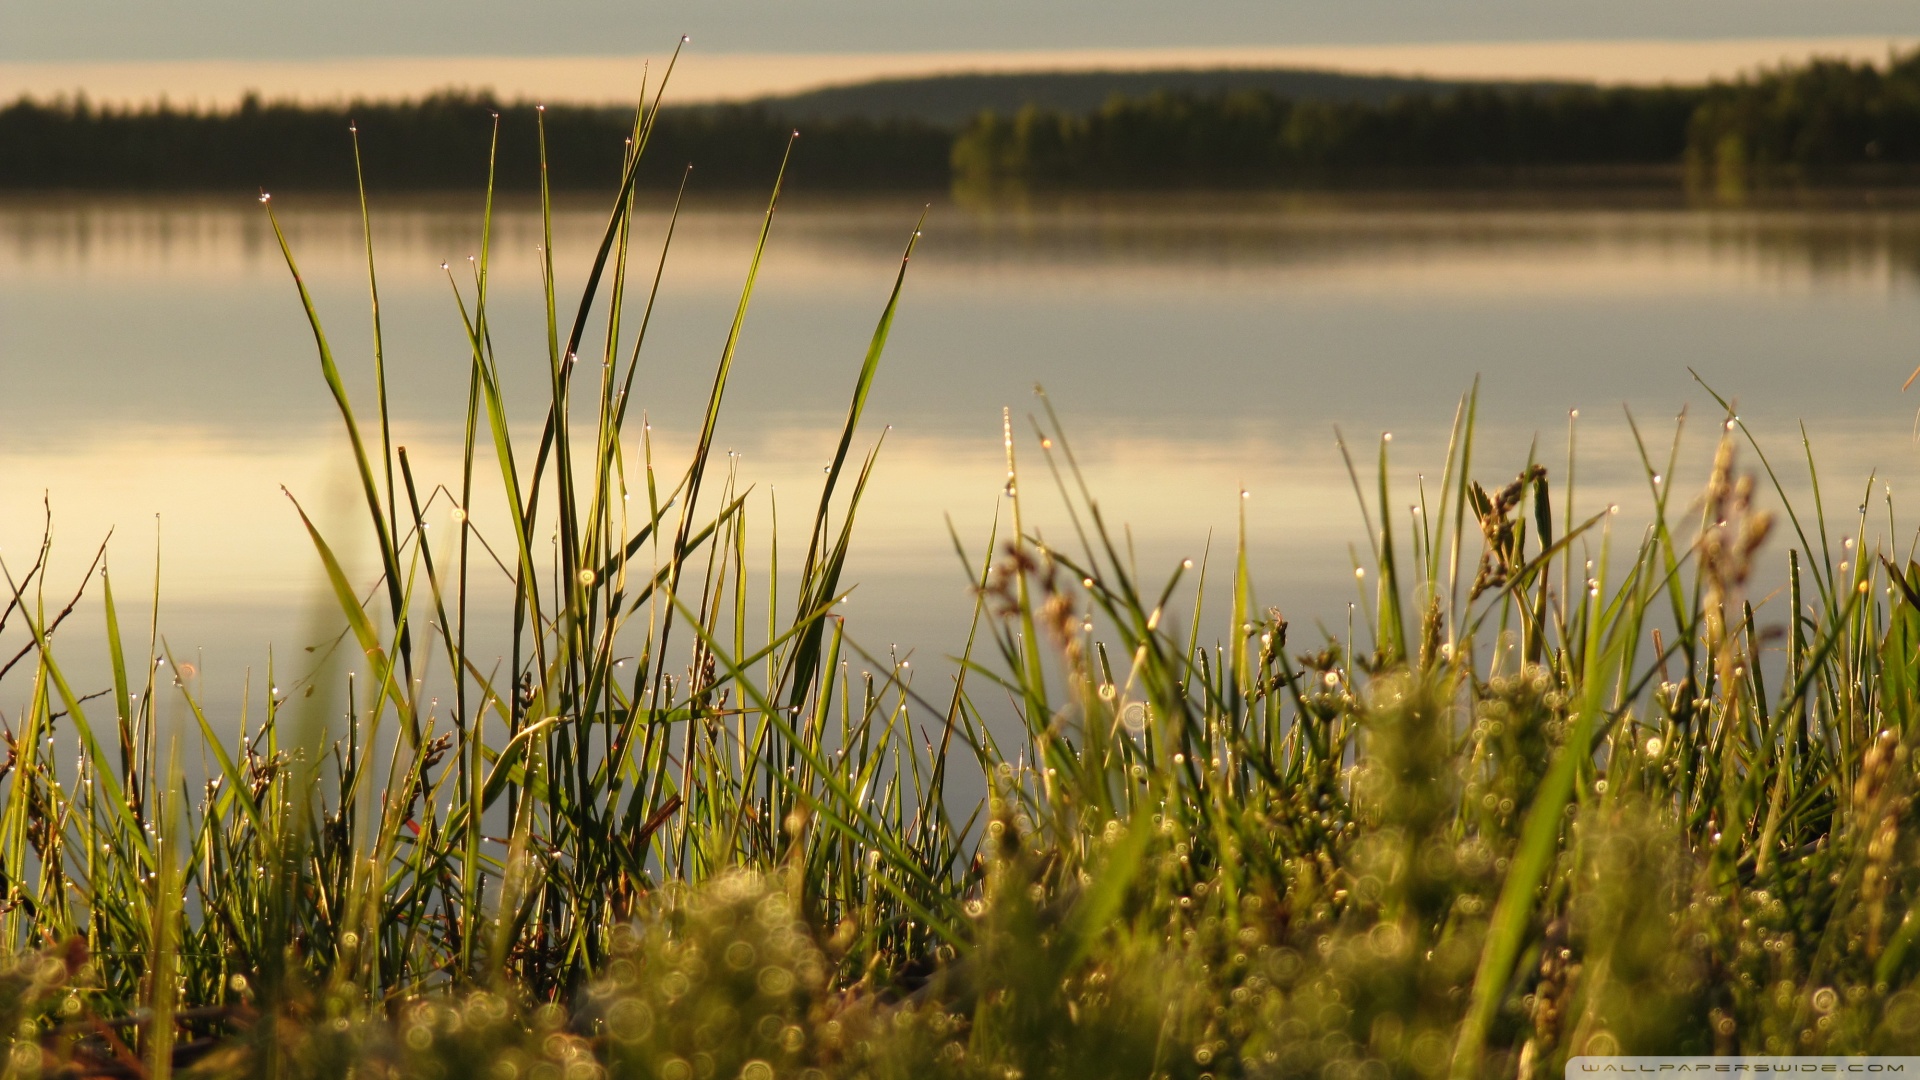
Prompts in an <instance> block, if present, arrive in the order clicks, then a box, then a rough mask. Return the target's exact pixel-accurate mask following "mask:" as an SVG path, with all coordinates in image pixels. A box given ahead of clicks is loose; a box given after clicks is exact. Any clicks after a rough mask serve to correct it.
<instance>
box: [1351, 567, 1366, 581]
mask: <svg viewBox="0 0 1920 1080" xmlns="http://www.w3.org/2000/svg"><path fill="white" fill-rule="evenodd" d="M1353 576H1354V577H1355V578H1356V579H1358V578H1364V577H1366V576H1367V568H1366V567H1364V566H1356V567H1354V568H1353Z"/></svg>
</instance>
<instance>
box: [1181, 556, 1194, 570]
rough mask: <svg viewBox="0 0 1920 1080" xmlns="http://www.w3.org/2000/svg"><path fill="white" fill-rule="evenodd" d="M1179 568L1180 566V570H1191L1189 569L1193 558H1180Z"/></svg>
mask: <svg viewBox="0 0 1920 1080" xmlns="http://www.w3.org/2000/svg"><path fill="white" fill-rule="evenodd" d="M1180 568H1181V569H1182V570H1191V569H1193V560H1192V559H1181V560H1180Z"/></svg>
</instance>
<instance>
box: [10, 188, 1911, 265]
mask: <svg viewBox="0 0 1920 1080" xmlns="http://www.w3.org/2000/svg"><path fill="white" fill-rule="evenodd" d="M287 201H288V202H289V205H288V206H286V207H283V208H282V223H283V225H284V226H285V227H286V228H287V230H288V232H289V234H290V236H291V238H292V239H293V240H294V242H295V243H296V246H297V247H298V248H299V250H300V251H301V252H302V254H303V258H306V259H309V260H316V261H324V260H327V259H330V258H335V257H338V258H345V259H351V260H356V261H357V260H358V259H359V258H360V257H361V243H362V238H361V231H360V230H361V223H360V216H359V209H358V207H357V205H354V204H352V203H349V202H347V201H344V200H341V199H338V198H336V197H333V196H314V195H302V196H298V197H297V198H296V199H290V200H287ZM920 206H921V200H918V199H909V198H904V197H902V198H884V197H881V198H857V199H821V200H815V201H807V200H805V199H804V198H800V199H795V200H793V201H792V202H790V203H789V205H788V206H787V207H786V208H785V209H783V210H782V214H781V220H780V224H779V226H778V228H777V234H776V246H778V247H785V248H787V249H789V250H795V251H801V252H805V253H808V254H811V255H813V256H815V257H821V258H826V259H829V260H842V259H846V260H860V261H865V260H868V259H871V258H879V257H889V258H890V257H892V256H894V255H897V251H896V249H897V247H898V245H899V242H900V237H901V234H902V230H903V229H904V228H905V227H907V225H910V224H911V222H912V220H913V219H914V217H916V216H917V214H918V212H919V209H920ZM763 209H764V207H762V206H758V205H748V204H747V203H745V202H742V201H740V200H738V199H733V198H728V199H720V200H712V201H708V202H704V203H696V204H695V205H694V206H693V207H692V208H691V209H689V210H688V211H687V213H686V214H685V216H684V217H683V220H682V224H681V235H682V237H683V239H682V241H681V242H680V243H679V245H678V246H679V248H680V250H681V251H682V252H683V255H684V254H689V253H691V251H692V249H693V248H694V246H695V245H697V244H698V243H700V242H701V241H702V240H703V239H704V240H710V241H715V242H720V243H726V242H730V241H731V240H732V239H733V238H734V237H733V234H734V233H736V232H737V233H740V234H741V235H743V236H748V235H749V234H750V233H751V231H752V230H753V228H755V227H756V226H757V223H758V219H759V215H760V213H761V211H762V210H763ZM479 215H480V205H479V197H478V196H475V195H472V194H471V193H464V192H463V193H455V194H449V195H443V196H434V197H412V198H406V199H398V200H392V201H390V202H387V203H384V204H381V205H377V206H376V208H375V215H374V227H375V243H376V246H377V247H379V248H380V249H381V250H383V251H385V252H386V253H388V254H389V255H400V254H402V253H405V254H406V255H407V256H408V257H429V256H430V257H431V258H432V259H433V260H436V261H437V260H439V259H443V258H445V259H452V260H458V259H462V258H464V257H465V256H466V255H468V254H470V253H472V252H473V251H474V249H475V247H476V245H477V241H478V223H479ZM604 220H605V219H604V208H602V207H601V206H599V205H598V204H597V203H595V204H587V203H573V202H568V203H564V204H563V205H561V206H560V207H558V208H557V210H556V213H555V219H554V229H555V247H556V250H557V251H560V252H562V253H564V252H566V251H570V250H579V249H581V248H582V247H583V245H587V244H590V242H591V241H592V240H595V239H597V237H598V233H599V230H600V228H601V227H602V226H603V225H604ZM639 222H640V227H641V228H642V229H643V230H646V229H653V228H654V227H655V226H659V227H662V228H663V227H664V224H665V215H664V210H663V209H662V208H660V207H654V206H643V208H642V210H641V213H640V216H639ZM903 223H905V224H903ZM656 231H657V230H656ZM927 232H928V239H927V241H926V243H925V255H926V256H927V258H928V259H929V260H937V261H938V262H939V263H941V264H945V265H948V266H957V267H962V268H964V267H968V266H975V267H992V266H1000V267H1018V266H1026V267H1032V268H1036V269H1046V268H1056V269H1062V270H1069V269H1094V268H1109V269H1151V268H1160V269H1182V268H1185V269H1195V270H1202V269H1207V268H1214V269H1224V270H1261V269H1283V270H1285V269H1301V270H1311V269H1313V268H1315V267H1329V268H1331V267H1342V266H1356V265H1366V264H1382V263H1386V264H1402V265H1418V264H1420V263H1423V262H1428V261H1438V260H1442V259H1451V260H1458V259H1461V258H1467V259H1471V260H1474V261H1485V262H1486V263H1488V264H1489V265H1491V264H1495V263H1498V262H1500V261H1502V260H1514V261H1535V260H1542V259H1549V260H1574V261H1586V262H1605V261H1609V260H1625V259H1638V258H1645V257H1648V256H1653V257H1658V258H1687V257H1692V258H1696V259H1704V260H1706V261H1710V262H1713V263H1720V264H1726V265H1734V266H1747V267H1752V268H1755V269H1757V270H1758V271H1759V272H1760V273H1761V274H1763V275H1765V276H1770V277H1771V276H1799V277H1805V278H1810V279H1813V280H1829V281H1830V280H1839V279H1854V280H1859V279H1863V278H1865V279H1874V278H1879V279H1884V280H1890V281H1898V282H1902V283H1905V282H1908V281H1913V280H1915V279H1920V207H1913V208H1908V207H1904V206H1903V207H1897V208H1871V207H1866V208H1862V207H1857V206H1856V207H1846V208H1819V207H1815V208H1787V207H1783V208H1777V209H1775V208H1758V209H1725V208H1716V207H1710V206H1709V207H1701V206H1689V205H1686V204H1685V203H1684V202H1680V201H1678V200H1674V199H1671V198H1665V199H1663V200H1661V201H1660V202H1657V203H1656V202H1650V201H1647V200H1643V201H1641V202H1640V203H1638V204H1636V203H1634V202H1632V201H1630V200H1624V201H1623V200H1622V199H1621V198H1619V197H1618V196H1617V195H1615V196H1609V197H1607V199H1606V200H1604V201H1601V200H1596V201H1578V200H1573V199H1561V200H1554V199H1551V198H1543V197H1539V196H1513V197H1480V198H1475V197H1470V196H1439V197H1434V198H1430V199H1425V200H1423V199H1420V198H1417V197H1411V196H1391V197H1381V198H1378V199H1336V198H1329V197H1324V196H1288V195H1274V194H1259V195H1256V194H1246V195H1233V196H1218V195H1216V196H1210V197H1204V198H1203V197H1197V196H1183V195H1166V196H1114V197H1110V198H1099V197H1093V198H1088V197H1066V198H1059V199H1053V200H1041V199H1033V198H1008V199H998V200H987V199H960V200H952V201H943V202H941V203H940V204H938V205H937V206H936V207H935V209H934V213H933V216H932V217H931V218H930V220H929V223H928V227H927ZM540 237H541V227H540V218H539V214H538V211H537V208H534V207H531V206H526V205H517V204H514V203H507V204H506V205H504V206H503V207H501V208H498V209H497V210H496V216H495V221H494V235H493V242H494V251H495V253H496V257H497V258H499V257H505V258H509V259H512V258H518V257H522V256H528V254H529V253H531V252H532V251H533V250H534V247H535V246H536V245H538V244H539V243H540ZM223 258H224V259H236V260H237V261H239V262H241V263H243V264H250V263H253V262H254V261H256V260H268V261H271V262H275V263H276V264H277V261H278V259H279V252H278V249H277V247H276V246H275V244H274V240H273V236H272V233H271V231H270V230H269V228H268V226H267V223H266V221H265V218H264V215H262V214H260V213H259V208H258V207H257V206H256V205H255V204H254V202H253V199H252V198H250V197H249V198H245V199H242V198H238V197H236V198H230V199H217V198H208V197H182V198H178V199H171V198H162V199H153V198H139V199H127V198H113V197H102V198H84V197H80V198H60V199H18V200H11V201H4V202H0V260H5V261H7V262H10V263H13V264H15V265H16V266H28V265H35V264H49V265H58V264H61V263H79V262H92V263H96V264H111V263H113V262H115V261H124V262H133V263H139V262H154V261H157V262H169V261H172V260H175V259H180V260H186V261H193V260H218V259H223Z"/></svg>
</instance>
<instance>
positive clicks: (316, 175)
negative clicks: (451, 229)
mask: <svg viewBox="0 0 1920 1080" xmlns="http://www.w3.org/2000/svg"><path fill="white" fill-rule="evenodd" d="M496 120H497V123H498V125H499V127H498V131H499V158H498V166H499V167H498V176H499V182H500V184H501V185H502V186H503V187H506V188H529V187H533V186H535V185H537V184H538V182H539V175H540V174H539V169H538V162H539V143H540V137H541V128H542V125H544V134H545V140H546V156H547V161H548V165H549V172H548V175H549V178H550V181H551V182H552V184H553V185H554V186H556V187H562V188H565V187H582V188H604V187H605V186H606V185H607V184H609V183H612V182H614V181H615V180H616V179H617V177H618V175H619V169H620V162H621V160H622V155H623V153H624V146H625V140H626V139H627V137H628V136H629V135H630V134H631V131H632V124H633V117H632V114H631V112H629V111H627V110H622V109H616V108H590V107H577V106H554V107H549V108H547V109H545V110H544V112H543V113H539V114H536V112H535V110H534V109H533V108H531V107H528V106H519V105H516V106H507V105H503V104H502V103H500V102H498V101H496V100H494V99H493V98H492V97H491V96H490V95H487V94H476V93H454V92H448V93H441V94H436V95H433V96H430V97H427V98H424V99H421V100H418V101H411V102H397V103H396V102H356V103H353V104H350V105H338V106H299V105H290V104H274V103H264V102H262V101H260V100H259V99H258V98H255V97H248V98H247V99H245V100H243V101H242V102H241V103H240V105H239V106H238V107H236V108H233V109H229V110H224V111H198V110H182V109H175V108H170V107H168V106H166V105H164V104H160V105H155V106H150V107H145V108H140V109H114V108H102V107H98V106H93V105H89V104H88V103H87V102H86V101H85V100H84V99H69V100H62V101H54V102H35V101H32V100H28V99H21V100H19V101H17V102H15V103H14V104H12V105H9V106H4V107H0V188H7V189H16V190H19V189H40V190H52V189H88V188H91V189H162V190H165V189H174V190H184V189H221V188H243V189H246V188H253V187H266V188H270V189H285V188H316V189H342V188H350V187H351V186H352V185H353V181H354V176H353V168H354V166H353V158H352V155H351V154H350V153H348V152H347V142H346V140H347V133H346V129H347V127H348V125H349V124H350V123H351V124H355V125H357V127H358V131H359V133H360V134H359V137H360V143H361V149H362V153H363V158H364V161H365V165H366V170H367V179H368V182H369V184H370V185H372V186H374V187H376V188H379V189H387V190H394V189H415V190H418V189H432V188H466V187H473V186H476V185H478V184H480V183H483V182H484V179H485V177H486V175H487V155H488V152H489V146H490V145H491V140H492V137H493V132H494V130H495V123H496ZM792 127H793V124H792V123H791V121H790V120H788V119H786V118H784V117H782V116H781V115H780V114H779V111H778V108H777V105H764V104H763V105H746V106H702V107H687V108H680V109H671V110H668V111H667V112H666V113H664V114H663V115H662V118H661V121H660V123H659V124H658V126H657V127H656V128H655V131H654V135H653V142H652V145H651V146H650V147H649V151H648V154H647V157H646V159H645V162H644V163H643V166H642V170H641V174H640V178H639V183H640V184H641V185H643V186H647V187H670V186H672V185H674V184H677V183H678V182H679V180H680V177H681V173H682V170H683V168H684V167H685V166H686V165H687V164H692V165H694V166H695V168H696V173H695V175H696V177H697V178H698V179H699V181H700V184H701V186H704V187H709V188H711V187H738V186H753V187H764V186H765V185H766V184H767V183H768V181H769V179H770V178H771V176H772V175H773V173H774V171H775V170H776V169H777V168H778V166H779V162H780V158H781V155H782V154H783V153H784V152H785V149H786V145H787V141H788V135H789V133H790V131H791V129H792ZM804 128H805V134H804V137H803V138H802V139H801V142H800V146H799V149H798V151H797V153H798V157H797V158H796V161H795V168H794V172H793V174H792V178H793V180H794V182H796V183H798V184H800V185H802V186H811V187H818V188H836V189H875V188H917V189H925V188H933V187H942V186H946V185H947V184H948V183H950V182H952V183H959V184H963V185H979V184H988V185H997V184H1014V185H1034V186H1062V187H1168V186H1265V185H1275V184H1290V183H1316V182H1322V181H1325V182H1340V181H1341V180H1342V179H1351V178H1366V177H1385V178H1388V179H1392V178H1396V177H1398V178H1403V179H1407V180H1418V179H1420V178H1428V179H1437V178H1442V177H1444V176H1446V175H1448V174H1456V175H1459V174H1464V175H1471V176H1485V175H1488V174H1490V173H1492V174H1497V173H1500V172H1508V173H1512V174H1513V175H1515V176H1516V177H1521V178H1524V176H1526V175H1528V174H1529V173H1530V172H1538V171H1540V170H1546V171H1552V170H1575V171H1578V170H1582V169H1592V168H1596V167H1598V168H1602V169H1604V168H1609V167H1656V168H1657V169H1659V170H1665V171H1671V170H1673V169H1674V168H1676V167H1684V168H1686V169H1687V170H1688V171H1689V173H1690V174H1692V175H1702V174H1705V175H1710V176H1716V177H1719V178H1720V179H1722V180H1725V179H1726V178H1727V177H1729V176H1732V177H1735V178H1754V179H1759V178H1768V177H1779V178H1785V179H1789V180H1796V179H1797V180H1812V181H1818V180H1822V179H1831V178H1850V177H1853V178H1872V177H1875V176H1882V177H1884V176H1889V175H1904V174H1902V173H1900V171H1899V170H1900V169H1901V168H1902V167H1908V168H1910V167H1913V166H1920V50H1916V51H1914V52H1910V53H1906V54H1903V55H1893V56H1891V57H1890V58H1889V59H1888V61H1887V62H1886V63H1885V64H1872V63H1858V62H1848V61H1838V60H1817V61H1813V62H1809V63H1806V64H1800V65H1793V66H1786V67H1781V68H1777V69H1773V70H1770V71H1766V72H1763V73H1761V74H1758V75H1755V76H1751V77H1748V78H1745V79H1742V80H1739V81H1736V82H1726V83H1715V84H1710V85H1704V86H1677V87H1675V86H1669V87H1658V88H1646V87H1616V88H1602V87H1579V86H1572V87H1569V86H1548V87H1531V88H1529V87H1465V88H1458V89H1452V90H1446V91H1440V92H1431V93H1415V94H1406V95H1402V96H1397V97H1394V98H1392V99H1391V100H1388V101H1385V102H1349V103H1339V102H1328V101H1297V100H1291V99H1288V98H1285V97H1281V96H1278V95H1275V94H1273V93H1269V92H1263V91H1257V90H1245V91H1237V92H1232V93H1221V94H1192V93H1155V94H1150V95H1144V96H1137V97H1115V98H1113V99H1111V100H1110V101H1108V102H1107V103H1106V104H1105V105H1104V106H1103V107H1101V108H1099V109H1097V110H1093V111H1091V112H1070V111H1062V110H1050V109H1042V108H1036V107H1028V108H1025V109H1022V110H1019V111H1017V112H1014V113H1011V114H1005V113H998V112H984V113H981V114H980V115H978V116H977V117H976V118H974V119H973V120H972V121H971V122H969V123H966V124H964V125H960V126H959V127H957V128H955V127H951V126H943V125H939V124H935V123H930V122H926V121H919V120H912V119H894V120H886V119H873V118H845V119H838V120H834V119H811V120H809V121H807V122H806V123H805V125H804ZM1662 174H1664V173H1662Z"/></svg>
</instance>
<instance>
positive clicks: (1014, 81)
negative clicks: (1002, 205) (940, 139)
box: [753, 68, 1579, 127]
mask: <svg viewBox="0 0 1920 1080" xmlns="http://www.w3.org/2000/svg"><path fill="white" fill-rule="evenodd" d="M1575 85H1579V84H1574V83H1538V82H1536V83H1489V82H1470V81H1463V80H1444V79H1421V78H1403V77H1396V76H1390V75H1350V74H1345V73H1342V72H1336V71H1312V70H1305V69H1299V68H1215V69H1210V70H1193V69H1167V70H1161V71H1048V72H1015V73H1007V74H984V73H983V74H970V75H969V74H962V75H928V76H921V77H916V78H899V79H875V80H873V81H871V82H860V83H849V84H847V85H844V86H827V87H822V88H820V89H818V90H809V91H806V92H804V93H798V94H789V95H785V96H781V97H770V98H763V99H760V100H759V101H756V102H753V104H754V105H757V106H761V107H763V108H765V109H766V110H767V111H768V112H770V113H773V114H775V115H778V116H782V117H786V118H788V119H791V120H854V119H865V120H874V121H889V120H893V121H902V120H907V121H919V122H922V123H929V124H939V125H941V126H945V127H958V126H959V125H962V124H965V123H967V122H968V121H971V120H972V119H973V118H974V117H975V116H977V115H979V114H980V113H981V112H983V111H985V110H988V109H992V110H994V111H996V112H1000V113H1012V112H1017V111H1019V110H1020V109H1021V108H1022V107H1024V106H1027V105H1037V106H1039V107H1040V108H1042V109H1050V110H1053V111H1056V112H1065V113H1085V112H1091V111H1093V110H1095V109H1098V108H1099V107H1100V106H1102V105H1103V104H1105V103H1106V101H1107V99H1109V98H1111V97H1113V96H1115V95H1119V96H1122V97H1129V98H1138V97H1145V96H1147V95H1150V94H1153V93H1156V92H1160V91H1168V92H1173V93H1185V94H1194V95H1200V96H1207V95H1216V94H1222V93H1227V92H1230V91H1235V90H1260V91H1265V92H1267V93H1270V94H1273V95H1275V96H1277V97H1283V98H1288V99H1291V100H1294V101H1311V102H1325V103H1330V104H1358V105H1384V104H1386V103H1388V102H1389V101H1392V100H1393V99H1395V98H1398V97H1404V96H1408V95H1439V94H1445V93H1447V92H1449V91H1453V90H1459V89H1462V88H1465V87H1470V86H1471V87H1505V88H1510V89H1515V90H1535V91H1539V90H1551V89H1561V88H1567V87H1571V86H1575Z"/></svg>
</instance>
